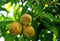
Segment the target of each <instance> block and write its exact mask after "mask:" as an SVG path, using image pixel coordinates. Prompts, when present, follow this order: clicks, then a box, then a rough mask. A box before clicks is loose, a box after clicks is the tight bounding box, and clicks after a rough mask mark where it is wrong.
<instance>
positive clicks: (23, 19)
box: [20, 14, 32, 25]
mask: <svg viewBox="0 0 60 41" xmlns="http://www.w3.org/2000/svg"><path fill="white" fill-rule="evenodd" d="M31 21H32V16H31V15H29V14H24V15H22V16H21V18H20V23H21V24H24V25H29V24H30V23H31Z"/></svg>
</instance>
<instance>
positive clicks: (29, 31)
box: [23, 26, 35, 37]
mask: <svg viewBox="0 0 60 41" xmlns="http://www.w3.org/2000/svg"><path fill="white" fill-rule="evenodd" d="M23 34H24V35H25V36H27V37H33V36H34V35H35V30H34V28H33V27H32V26H25V27H24V28H23Z"/></svg>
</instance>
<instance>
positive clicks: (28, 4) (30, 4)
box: [21, 0, 34, 14]
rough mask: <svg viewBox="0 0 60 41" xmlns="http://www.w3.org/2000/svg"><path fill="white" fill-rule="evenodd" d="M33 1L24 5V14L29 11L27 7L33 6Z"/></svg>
mask: <svg viewBox="0 0 60 41" xmlns="http://www.w3.org/2000/svg"><path fill="white" fill-rule="evenodd" d="M33 1H34V0H32V1H31V0H29V1H28V2H27V3H26V5H25V6H24V7H23V9H22V12H21V13H22V14H24V13H25V12H26V11H27V8H28V7H31V6H32V3H33Z"/></svg>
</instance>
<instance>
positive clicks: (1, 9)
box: [0, 6, 8, 12]
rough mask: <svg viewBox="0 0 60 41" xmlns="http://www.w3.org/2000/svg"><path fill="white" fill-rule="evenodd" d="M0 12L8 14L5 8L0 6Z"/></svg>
mask: <svg viewBox="0 0 60 41" xmlns="http://www.w3.org/2000/svg"><path fill="white" fill-rule="evenodd" d="M0 11H6V12H8V11H7V10H6V9H5V8H3V7H1V6H0Z"/></svg>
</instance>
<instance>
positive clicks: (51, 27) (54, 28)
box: [44, 21, 58, 35]
mask: <svg viewBox="0 0 60 41" xmlns="http://www.w3.org/2000/svg"><path fill="white" fill-rule="evenodd" d="M44 25H45V26H46V27H47V28H48V29H50V31H52V32H53V33H54V34H56V35H57V34H58V29H57V27H55V26H54V25H53V24H52V25H50V24H49V23H48V22H46V21H44Z"/></svg>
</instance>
